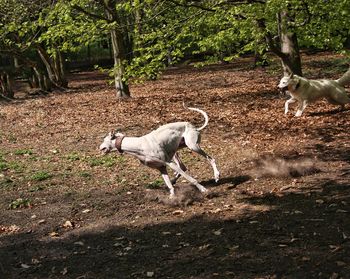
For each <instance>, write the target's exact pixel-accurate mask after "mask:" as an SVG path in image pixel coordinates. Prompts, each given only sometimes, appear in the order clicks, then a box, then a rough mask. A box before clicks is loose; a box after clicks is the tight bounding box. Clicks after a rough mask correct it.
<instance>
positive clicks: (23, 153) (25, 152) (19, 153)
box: [15, 149, 33, 155]
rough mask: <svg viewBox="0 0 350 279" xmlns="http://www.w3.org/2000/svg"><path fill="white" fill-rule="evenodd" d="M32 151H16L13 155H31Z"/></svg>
mask: <svg viewBox="0 0 350 279" xmlns="http://www.w3.org/2000/svg"><path fill="white" fill-rule="evenodd" d="M32 154H33V151H32V150H30V149H17V150H15V155H32Z"/></svg>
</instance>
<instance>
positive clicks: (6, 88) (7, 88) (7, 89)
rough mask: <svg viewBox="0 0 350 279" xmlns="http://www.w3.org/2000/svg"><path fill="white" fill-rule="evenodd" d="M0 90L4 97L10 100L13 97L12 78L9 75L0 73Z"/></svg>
mask: <svg viewBox="0 0 350 279" xmlns="http://www.w3.org/2000/svg"><path fill="white" fill-rule="evenodd" d="M0 86H1V87H0V90H1V93H2V95H4V97H6V98H9V99H12V98H13V97H14V96H15V95H14V92H13V89H12V78H11V76H10V74H9V73H7V72H1V73H0Z"/></svg>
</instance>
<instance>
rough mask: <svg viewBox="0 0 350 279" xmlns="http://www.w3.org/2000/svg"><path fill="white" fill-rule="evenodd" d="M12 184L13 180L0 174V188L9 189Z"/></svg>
mask: <svg viewBox="0 0 350 279" xmlns="http://www.w3.org/2000/svg"><path fill="white" fill-rule="evenodd" d="M13 186H14V181H13V180H12V179H11V178H8V177H5V176H4V177H1V176H0V188H5V189H10V188H12V187H13Z"/></svg>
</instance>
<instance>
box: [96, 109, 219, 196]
mask: <svg viewBox="0 0 350 279" xmlns="http://www.w3.org/2000/svg"><path fill="white" fill-rule="evenodd" d="M188 109H190V110H193V111H197V112H200V113H201V114H202V115H203V116H204V119H205V121H204V124H203V125H202V126H201V127H200V128H196V127H194V126H193V125H192V124H191V123H189V122H175V123H169V124H166V125H163V126H161V127H159V128H158V129H157V130H154V131H152V132H151V133H149V134H147V135H144V136H142V137H126V136H124V135H123V134H121V133H114V132H110V133H109V134H108V135H107V136H106V137H105V138H104V140H103V143H102V144H101V145H100V150H101V151H102V152H103V153H108V152H111V151H117V150H118V151H119V152H120V153H124V152H125V153H128V154H131V155H134V156H135V157H137V158H138V159H139V160H140V161H141V163H143V164H144V165H146V166H149V167H151V168H155V169H158V170H159V171H160V172H161V174H162V177H163V180H164V182H165V184H166V185H167V186H168V188H169V190H170V197H173V196H174V194H175V193H174V187H173V183H175V182H176V180H177V178H178V177H179V176H183V177H184V178H185V179H186V180H188V181H189V182H190V183H192V184H194V185H195V186H196V187H197V188H198V189H199V190H200V191H201V192H206V191H207V189H206V188H205V187H204V186H203V185H201V184H199V183H198V182H197V180H196V179H194V178H193V177H191V176H190V175H188V174H186V173H185V171H186V167H185V166H184V164H183V163H182V162H181V160H180V158H179V156H178V154H177V153H176V152H177V150H178V149H180V148H183V147H186V146H187V147H188V148H189V149H191V150H192V151H194V152H196V153H198V154H200V155H202V156H204V157H205V158H206V159H207V160H208V161H209V163H210V164H211V166H212V168H213V171H214V178H215V181H216V182H217V181H218V180H219V175H220V174H219V171H218V169H217V167H216V164H215V160H214V159H213V158H212V157H210V156H209V155H207V154H206V153H205V152H204V151H203V150H202V149H201V148H200V146H199V143H200V133H199V131H201V130H202V129H204V128H205V127H206V126H207V125H208V122H209V118H208V115H207V113H206V112H204V111H202V110H200V109H197V108H188ZM173 161H174V162H175V163H174V162H173ZM167 166H168V167H170V168H171V169H172V170H174V171H175V173H176V177H175V179H174V180H173V181H171V180H170V178H169V175H168V172H167V169H166V167H167Z"/></svg>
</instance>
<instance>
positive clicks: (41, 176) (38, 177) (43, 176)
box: [30, 171, 52, 181]
mask: <svg viewBox="0 0 350 279" xmlns="http://www.w3.org/2000/svg"><path fill="white" fill-rule="evenodd" d="M51 177H52V174H51V173H49V172H47V171H38V172H36V173H34V174H33V175H32V176H31V177H30V180H34V181H44V180H47V179H50V178H51Z"/></svg>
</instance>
